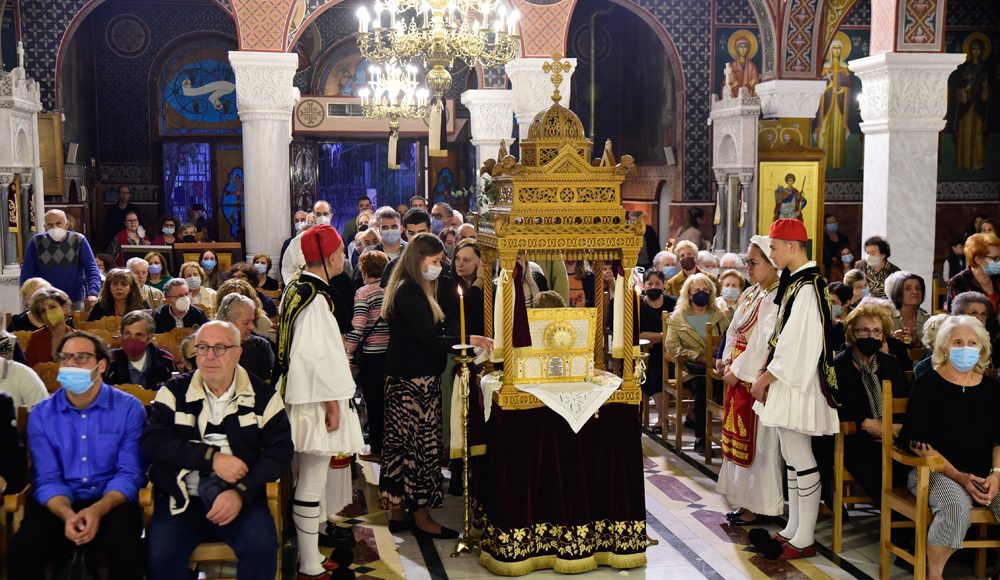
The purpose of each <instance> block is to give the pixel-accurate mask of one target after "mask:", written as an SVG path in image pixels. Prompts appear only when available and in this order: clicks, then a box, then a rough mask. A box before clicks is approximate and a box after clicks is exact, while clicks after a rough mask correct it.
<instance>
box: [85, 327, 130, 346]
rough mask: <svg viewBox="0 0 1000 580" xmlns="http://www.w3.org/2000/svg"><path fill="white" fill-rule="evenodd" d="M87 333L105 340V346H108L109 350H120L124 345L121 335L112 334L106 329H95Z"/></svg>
mask: <svg viewBox="0 0 1000 580" xmlns="http://www.w3.org/2000/svg"><path fill="white" fill-rule="evenodd" d="M87 332H89V333H90V334H93V335H94V336H96V337H97V338H100V339H101V340H103V341H104V344H106V345H108V348H118V347H119V346H121V345H122V337H121V335H120V334H111V333H110V332H108V331H107V330H106V329H104V328H94V329H91V330H89V331H87Z"/></svg>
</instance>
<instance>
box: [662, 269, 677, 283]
mask: <svg viewBox="0 0 1000 580" xmlns="http://www.w3.org/2000/svg"><path fill="white" fill-rule="evenodd" d="M663 275H664V276H666V277H667V280H669V279H671V278H673V277H674V276H676V275H677V266H667V267H666V268H664V269H663Z"/></svg>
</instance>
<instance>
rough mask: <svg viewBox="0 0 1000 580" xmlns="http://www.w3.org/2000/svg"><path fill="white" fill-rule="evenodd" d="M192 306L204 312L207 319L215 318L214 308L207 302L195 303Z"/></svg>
mask: <svg viewBox="0 0 1000 580" xmlns="http://www.w3.org/2000/svg"><path fill="white" fill-rule="evenodd" d="M194 307H195V308H197V309H198V310H201V311H202V312H204V313H205V316H207V317H208V319H209V320H214V319H215V309H214V308H212V307H211V306H209V305H208V304H195V305H194Z"/></svg>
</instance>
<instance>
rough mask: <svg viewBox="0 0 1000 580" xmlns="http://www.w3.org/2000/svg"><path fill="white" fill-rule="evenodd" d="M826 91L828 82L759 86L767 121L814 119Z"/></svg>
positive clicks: (775, 83) (768, 82) (794, 82)
mask: <svg viewBox="0 0 1000 580" xmlns="http://www.w3.org/2000/svg"><path fill="white" fill-rule="evenodd" d="M824 90H826V81H790V80H772V81H766V82H763V83H760V84H759V85H757V88H756V92H757V96H758V97H760V111H761V114H763V115H764V118H765V119H775V118H777V119H800V118H806V119H812V118H813V117H815V116H816V111H818V110H819V102H820V99H821V98H822V97H823V91H824Z"/></svg>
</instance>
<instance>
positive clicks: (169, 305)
mask: <svg viewBox="0 0 1000 580" xmlns="http://www.w3.org/2000/svg"><path fill="white" fill-rule="evenodd" d="M163 295H164V303H163V305H162V306H160V307H159V308H157V309H156V311H154V312H153V320H155V321H156V333H157V334H160V333H163V332H170V331H171V330H173V329H175V328H198V327H199V326H201V325H202V324H205V323H206V322H208V317H207V316H205V313H204V312H202V311H201V309H200V308H193V307H192V306H191V290H190V289H189V288H188V285H187V281H185V280H184V279H183V278H173V279H171V280H170V281H169V282H167V283H166V285H165V286H164V287H163Z"/></svg>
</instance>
